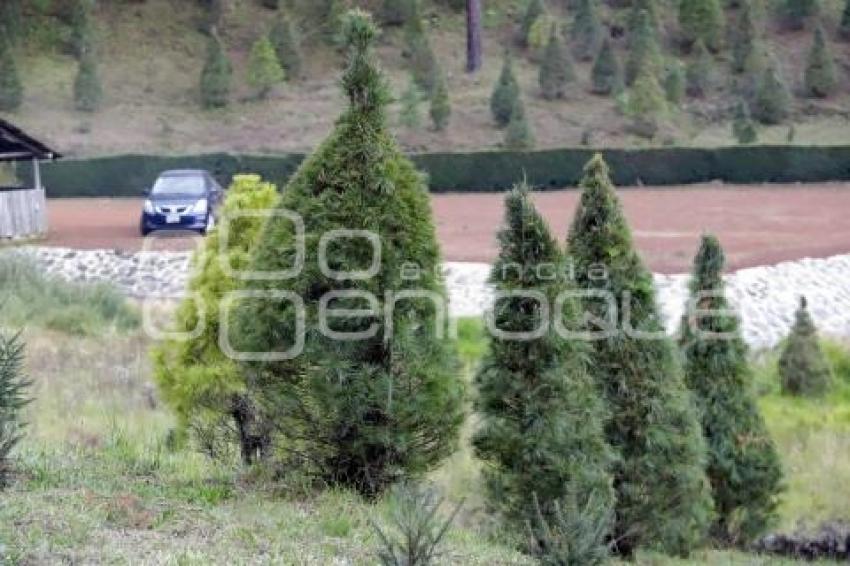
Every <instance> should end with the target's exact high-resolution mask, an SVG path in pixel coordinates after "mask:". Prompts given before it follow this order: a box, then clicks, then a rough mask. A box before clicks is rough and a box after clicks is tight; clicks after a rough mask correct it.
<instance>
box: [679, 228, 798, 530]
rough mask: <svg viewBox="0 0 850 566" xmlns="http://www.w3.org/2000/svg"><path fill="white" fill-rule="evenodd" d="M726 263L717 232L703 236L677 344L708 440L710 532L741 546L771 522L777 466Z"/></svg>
mask: <svg viewBox="0 0 850 566" xmlns="http://www.w3.org/2000/svg"><path fill="white" fill-rule="evenodd" d="M725 261H726V260H725V256H724V254H723V249H722V248H721V247H720V242H718V241H717V238H715V237H714V236H709V235H706V236H703V238H702V242H701V244H700V249H699V252H697V255H696V257H695V259H694V270H693V275H692V277H691V282H690V300H689V302H688V305H686V309H685V313H686V314H685V316H684V317H683V319H682V328H681V333H680V335H681V342H680V343H681V347H682V354H683V358H684V360H685V380H686V382H687V384H688V387H689V388H690V390H691V391H692V392H693V394H694V398H695V399H696V402H697V407H698V409H699V414H700V418H701V420H702V429H703V433H704V435H705V438H706V441H707V443H708V468H707V471H708V479H709V481H710V482H711V487H712V495H713V497H714V504H715V510H716V511H717V515H716V519H715V521H714V525H713V527H712V534H713V536H714V537H715V538H716V539H717V540H719V541H720V542H722V543H727V544H728V543H731V544H747V543H749V542H751V541H752V540H753V539H754V538H755V537H757V536H758V535H760V534H762V533H763V532H764V531H765V530H766V529H767V528H769V527H770V526H771V525H772V524H773V523H774V521H775V520H776V508H777V505H778V503H779V501H778V496H779V493H780V491H781V481H782V467H781V463H780V459H779V455H778V454H777V452H776V447H775V445H774V443H773V441H772V440H771V438H770V435H769V433H768V431H767V427H766V426H765V423H764V419H763V418H762V416H761V414H760V413H759V409H758V405H757V404H756V399H755V393H754V391H753V388H752V377H753V376H752V372H751V370H750V367H749V363H748V361H747V346H746V344H745V343H744V340H743V338H741V333H740V323H739V320H738V317H737V316H736V315H735V314H734V313H733V312H730V310H729V309H730V307H729V304H728V302H727V300H726V296H725V291H724V284H723V266H724V264H725Z"/></svg>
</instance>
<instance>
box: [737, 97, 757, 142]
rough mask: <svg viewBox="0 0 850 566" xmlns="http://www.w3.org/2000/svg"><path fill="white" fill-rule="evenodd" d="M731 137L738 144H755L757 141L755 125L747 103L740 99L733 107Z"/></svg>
mask: <svg viewBox="0 0 850 566" xmlns="http://www.w3.org/2000/svg"><path fill="white" fill-rule="evenodd" d="M732 135H733V136H735V139H736V140H737V141H738V143H740V144H748V143H755V142H757V141H758V132H757V130H756V124H755V122H753V119H752V117H751V116H750V107H749V105H748V104H747V101H746V100H744V99H743V98H741V99H740V100H738V103H737V104H736V105H735V118H734V120H733V121H732Z"/></svg>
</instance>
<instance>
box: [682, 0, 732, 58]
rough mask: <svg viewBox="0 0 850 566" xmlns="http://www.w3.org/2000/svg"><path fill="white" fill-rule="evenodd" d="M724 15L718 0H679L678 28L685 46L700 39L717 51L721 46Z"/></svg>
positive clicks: (709, 47)
mask: <svg viewBox="0 0 850 566" xmlns="http://www.w3.org/2000/svg"><path fill="white" fill-rule="evenodd" d="M725 21H726V20H725V16H724V14H723V9H722V7H721V6H720V1H719V0H680V1H679V30H680V32H681V36H682V41H683V42H684V43H685V45H686V46H689V47H690V46H692V45H694V44H695V43H696V41H697V40H702V42H703V43H704V44H705V46H706V47H707V48H708V49H710V50H711V51H713V52H717V51H719V50H720V48H721V47H722V46H723V36H724V25H725V24H724V22H725Z"/></svg>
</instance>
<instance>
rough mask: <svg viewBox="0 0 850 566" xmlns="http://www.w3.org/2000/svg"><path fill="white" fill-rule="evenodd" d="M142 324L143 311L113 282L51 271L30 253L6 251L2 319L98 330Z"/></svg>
mask: <svg viewBox="0 0 850 566" xmlns="http://www.w3.org/2000/svg"><path fill="white" fill-rule="evenodd" d="M139 324H140V320H139V315H138V313H137V311H136V310H135V309H134V308H132V307H131V306H130V305H129V304H128V303H127V301H126V299H125V298H124V296H123V295H121V293H120V292H118V290H116V289H115V288H114V287H113V286H111V285H108V284H106V283H102V284H97V285H83V284H76V283H69V282H66V281H64V280H62V279H59V278H58V277H50V276H47V275H45V274H44V272H43V271H42V270H41V269H39V268H38V267H37V266H36V265H35V263H34V262H33V261H32V260H31V259H30V258H27V257H24V256H21V255H18V254H14V253H4V254H2V255H0V325H4V326H8V327H22V326H24V325H26V326H39V327H42V328H46V329H50V330H55V331H57V332H62V333H65V334H71V335H75V336H95V335H102V334H106V333H109V332H126V331H129V330H133V329H136V328H138V327H139Z"/></svg>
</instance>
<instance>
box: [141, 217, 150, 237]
mask: <svg viewBox="0 0 850 566" xmlns="http://www.w3.org/2000/svg"><path fill="white" fill-rule="evenodd" d="M139 232H140V233H141V234H142V237H143V238H144V237H145V236H147V235H148V234H150V233H151V231H150V229H148V227H147V226H145V222H144V221H142V222H141V223H140V224H139Z"/></svg>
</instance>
